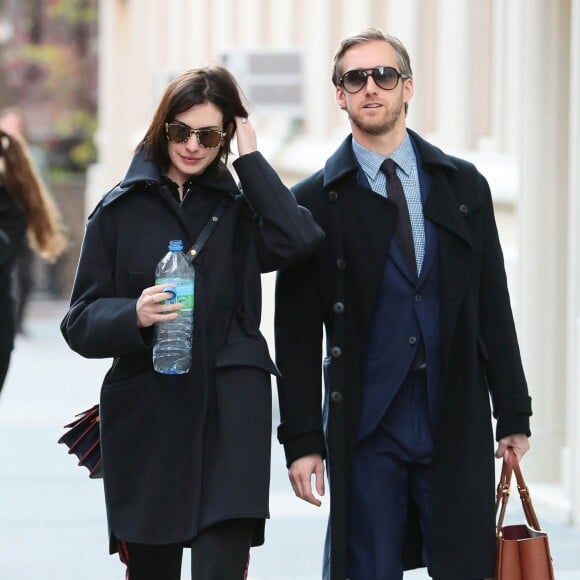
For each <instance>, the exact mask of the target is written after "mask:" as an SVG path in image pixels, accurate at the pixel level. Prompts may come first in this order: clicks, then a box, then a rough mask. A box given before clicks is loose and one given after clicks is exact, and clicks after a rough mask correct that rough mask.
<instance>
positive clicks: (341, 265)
mask: <svg viewBox="0 0 580 580" xmlns="http://www.w3.org/2000/svg"><path fill="white" fill-rule="evenodd" d="M336 267H337V268H338V269H339V270H346V260H345V259H344V258H338V260H336Z"/></svg>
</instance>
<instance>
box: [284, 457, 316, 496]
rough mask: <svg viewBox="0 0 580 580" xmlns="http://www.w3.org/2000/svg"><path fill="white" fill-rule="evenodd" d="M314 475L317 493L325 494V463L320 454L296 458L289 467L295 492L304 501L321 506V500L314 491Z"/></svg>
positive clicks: (289, 474) (289, 475)
mask: <svg viewBox="0 0 580 580" xmlns="http://www.w3.org/2000/svg"><path fill="white" fill-rule="evenodd" d="M312 475H314V477H315V484H316V485H315V487H316V493H317V494H318V495H319V496H323V495H324V463H323V461H322V457H321V456H320V455H318V454H313V455H305V456H304V457H300V458H299V459H296V461H294V462H293V463H292V464H291V465H290V468H289V469H288V477H289V478H290V483H291V484H292V489H293V490H294V493H295V494H296V495H297V496H298V497H299V498H300V499H303V500H304V501H307V502H308V503H311V504H312V505H315V506H320V505H321V503H322V502H321V501H320V500H319V499H318V498H317V497H316V496H315V495H314V494H313V493H312Z"/></svg>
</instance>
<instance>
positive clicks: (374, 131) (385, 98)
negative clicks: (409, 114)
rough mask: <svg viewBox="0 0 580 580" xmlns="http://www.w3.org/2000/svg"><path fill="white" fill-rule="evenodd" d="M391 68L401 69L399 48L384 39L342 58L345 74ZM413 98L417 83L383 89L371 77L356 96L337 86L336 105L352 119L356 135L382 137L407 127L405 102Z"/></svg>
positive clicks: (399, 84) (400, 84)
mask: <svg viewBox="0 0 580 580" xmlns="http://www.w3.org/2000/svg"><path fill="white" fill-rule="evenodd" d="M378 66H390V67H393V68H394V69H396V70H397V71H399V72H401V71H400V70H399V62H398V59H397V53H396V52H395V49H394V48H393V47H392V46H391V45H390V44H388V43H387V42H383V41H381V40H372V41H369V42H365V43H363V44H359V45H357V46H354V47H352V48H350V49H349V50H347V52H346V53H345V55H344V57H343V59H342V74H344V73H345V72H347V71H350V70H355V69H362V70H367V69H372V68H374V67H378ZM412 96H413V80H412V79H404V78H400V79H399V82H398V83H397V86H396V87H395V88H394V89H391V90H387V89H383V88H381V87H379V86H378V85H377V84H376V83H375V81H374V79H373V78H372V77H371V76H370V75H369V77H368V78H367V81H366V84H365V85H364V86H363V88H362V89H361V90H360V91H358V92H356V93H348V92H347V91H345V90H344V88H343V87H340V86H338V87H336V102H337V103H338V105H339V106H340V108H341V109H344V110H345V111H346V112H347V113H348V116H349V118H350V121H351V125H352V129H353V133H354V134H355V137H356V133H357V132H361V133H363V134H366V135H372V136H381V135H386V134H388V133H391V132H392V131H393V130H395V129H397V128H403V127H404V126H405V103H408V102H409V101H410V100H411V97H412Z"/></svg>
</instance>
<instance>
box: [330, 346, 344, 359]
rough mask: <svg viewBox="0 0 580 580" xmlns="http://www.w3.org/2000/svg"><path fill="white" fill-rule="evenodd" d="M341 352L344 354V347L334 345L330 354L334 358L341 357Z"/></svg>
mask: <svg viewBox="0 0 580 580" xmlns="http://www.w3.org/2000/svg"><path fill="white" fill-rule="evenodd" d="M341 354H342V349H341V348H340V346H333V347H332V348H331V349H330V356H331V357H332V358H339V357H340V355H341Z"/></svg>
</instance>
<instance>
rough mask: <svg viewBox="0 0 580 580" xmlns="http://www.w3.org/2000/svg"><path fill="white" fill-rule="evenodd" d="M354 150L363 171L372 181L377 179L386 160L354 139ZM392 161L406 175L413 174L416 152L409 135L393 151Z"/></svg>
mask: <svg viewBox="0 0 580 580" xmlns="http://www.w3.org/2000/svg"><path fill="white" fill-rule="evenodd" d="M352 150H353V153H354V156H355V157H356V160H357V161H358V163H359V165H360V166H361V167H362V170H363V171H364V172H365V173H366V174H367V176H368V177H369V178H370V179H371V180H374V179H376V177H377V174H378V173H379V171H380V170H381V164H382V163H383V161H384V160H385V159H386V158H385V157H383V156H382V155H379V154H378V153H375V152H374V151H372V150H371V149H367V148H366V147H363V146H362V145H361V144H360V143H358V142H357V141H356V139H355V138H354V137H353V138H352ZM390 159H392V160H393V161H394V162H395V163H396V164H397V165H398V166H399V168H400V169H401V171H403V172H404V173H405V175H410V174H411V171H412V169H413V165H414V163H415V151H414V150H413V144H412V143H411V138H410V137H409V133H405V138H404V139H403V142H402V143H401V144H400V145H399V147H397V149H395V151H393V153H392V154H391V155H390Z"/></svg>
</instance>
